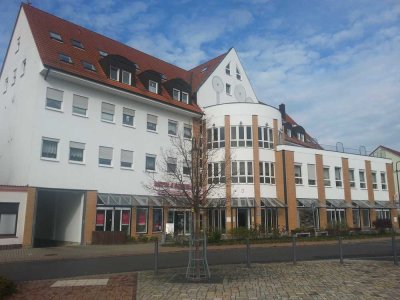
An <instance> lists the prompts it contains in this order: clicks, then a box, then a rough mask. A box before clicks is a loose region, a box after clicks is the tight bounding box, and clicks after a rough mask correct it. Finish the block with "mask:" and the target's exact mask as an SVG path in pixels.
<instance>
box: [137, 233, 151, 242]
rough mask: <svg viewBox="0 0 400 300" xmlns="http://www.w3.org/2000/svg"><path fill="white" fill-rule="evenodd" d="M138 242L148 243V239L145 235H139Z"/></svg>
mask: <svg viewBox="0 0 400 300" xmlns="http://www.w3.org/2000/svg"><path fill="white" fill-rule="evenodd" d="M138 241H139V242H142V243H147V242H148V241H149V238H148V237H147V236H145V235H139V236H138Z"/></svg>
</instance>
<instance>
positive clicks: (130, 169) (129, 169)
mask: <svg viewBox="0 0 400 300" xmlns="http://www.w3.org/2000/svg"><path fill="white" fill-rule="evenodd" d="M120 169H121V170H126V171H134V169H133V168H126V167H120Z"/></svg>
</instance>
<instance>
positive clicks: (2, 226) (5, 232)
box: [0, 203, 19, 236]
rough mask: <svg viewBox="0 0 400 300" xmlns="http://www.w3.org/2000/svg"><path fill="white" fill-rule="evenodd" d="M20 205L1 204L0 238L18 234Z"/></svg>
mask: <svg viewBox="0 0 400 300" xmlns="http://www.w3.org/2000/svg"><path fill="white" fill-rule="evenodd" d="M18 207H19V203H0V236H15V235H16V234H17V219H18Z"/></svg>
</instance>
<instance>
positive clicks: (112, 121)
mask: <svg viewBox="0 0 400 300" xmlns="http://www.w3.org/2000/svg"><path fill="white" fill-rule="evenodd" d="M103 103H104V104H106V105H111V106H113V107H114V111H113V113H112V114H110V113H108V112H104V111H103ZM104 115H106V116H112V120H108V119H105V118H103V117H104ZM101 121H103V122H106V123H114V122H115V104H112V103H109V102H104V101H103V102H101Z"/></svg>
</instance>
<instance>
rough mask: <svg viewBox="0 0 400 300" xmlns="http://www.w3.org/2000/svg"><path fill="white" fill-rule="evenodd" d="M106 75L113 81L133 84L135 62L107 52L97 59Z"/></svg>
mask: <svg viewBox="0 0 400 300" xmlns="http://www.w3.org/2000/svg"><path fill="white" fill-rule="evenodd" d="M99 63H100V65H101V67H102V69H103V71H104V73H105V74H106V76H107V77H108V78H109V79H111V80H115V81H119V82H121V83H124V84H127V85H132V86H135V73H136V70H137V64H135V63H134V62H132V61H130V60H129V59H127V58H125V57H123V56H121V55H116V54H108V55H107V56H104V57H102V58H101V59H100V61H99Z"/></svg>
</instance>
